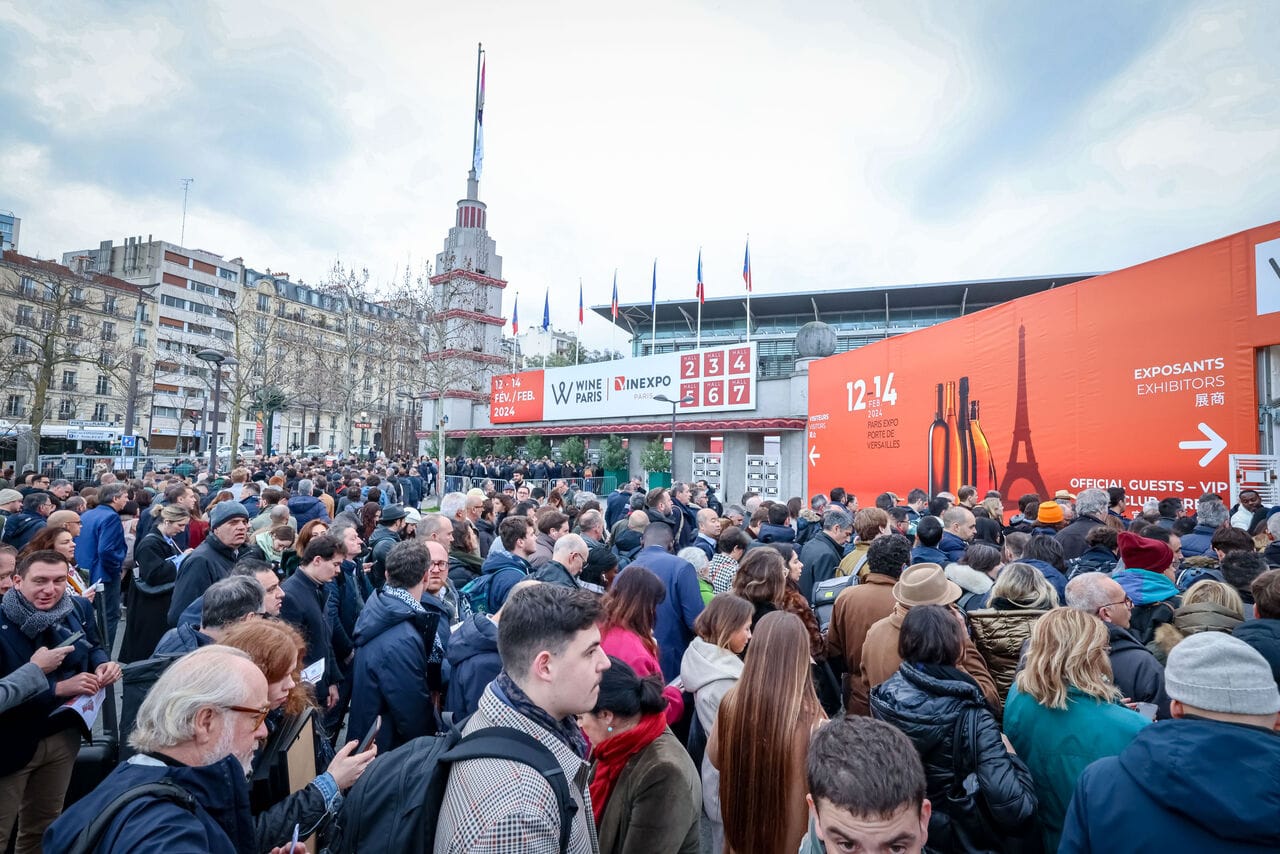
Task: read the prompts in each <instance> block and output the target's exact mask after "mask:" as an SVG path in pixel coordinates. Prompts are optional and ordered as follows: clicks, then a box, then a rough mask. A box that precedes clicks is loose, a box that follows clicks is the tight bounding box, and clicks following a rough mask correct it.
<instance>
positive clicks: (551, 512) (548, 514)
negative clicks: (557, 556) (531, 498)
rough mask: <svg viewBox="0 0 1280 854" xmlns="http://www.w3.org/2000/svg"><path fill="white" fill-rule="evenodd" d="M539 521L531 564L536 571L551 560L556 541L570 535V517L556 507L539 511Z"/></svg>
mask: <svg viewBox="0 0 1280 854" xmlns="http://www.w3.org/2000/svg"><path fill="white" fill-rule="evenodd" d="M537 520H538V521H537V526H538V538H537V545H536V547H535V548H534V554H533V557H531V558H530V559H529V564H530V565H531V566H532V567H533V568H534V569H541V568H542V566H543V564H545V563H547V561H549V560H551V556H552V554H553V553H554V552H555V548H556V540H558V539H560V538H561V537H563V536H565V535H566V534H568V533H569V517H568V516H566V515H564V514H563V513H561V512H560V511H558V510H556V509H555V508H554V507H544V508H542V509H541V510H539V511H538V515H537Z"/></svg>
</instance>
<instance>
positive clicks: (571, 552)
mask: <svg viewBox="0 0 1280 854" xmlns="http://www.w3.org/2000/svg"><path fill="white" fill-rule="evenodd" d="M588 554H589V550H588V549H587V542H586V540H584V539H582V537H580V536H578V535H577V534H565V535H563V536H562V537H560V539H558V540H556V542H555V548H554V549H553V550H552V552H551V560H549V561H547V562H546V563H544V564H543V565H542V567H541V568H539V569H538V571H537V572H535V573H534V575H533V577H534V578H536V579H538V580H539V581H543V582H546V583H547V584H559V585H560V586H561V587H570V588H573V589H575V590H576V589H578V588H580V587H582V585H581V584H579V583H578V576H579V575H581V574H582V567H584V566H586V564H587V556H588Z"/></svg>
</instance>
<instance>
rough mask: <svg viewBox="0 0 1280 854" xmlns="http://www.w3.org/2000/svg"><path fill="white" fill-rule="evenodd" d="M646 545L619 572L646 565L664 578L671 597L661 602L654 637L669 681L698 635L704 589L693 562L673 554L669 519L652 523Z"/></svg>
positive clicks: (645, 534)
mask: <svg viewBox="0 0 1280 854" xmlns="http://www.w3.org/2000/svg"><path fill="white" fill-rule="evenodd" d="M643 542H644V548H642V549H641V550H640V553H639V554H637V555H636V559H635V560H634V561H632V562H631V563H629V564H627V565H626V566H625V567H623V569H622V570H621V571H620V572H619V573H618V575H622V573H623V572H626V571H627V570H628V569H630V568H631V567H633V566H643V567H644V568H645V569H647V570H649V571H650V572H652V573H653V574H654V575H656V576H658V577H659V578H661V579H662V583H663V584H664V585H666V588H667V598H665V599H663V600H662V602H661V603H660V604H659V605H658V618H657V620H656V621H655V623H654V627H653V636H654V638H655V639H656V640H657V641H658V652H659V653H660V655H659V662H658V663H659V664H660V665H661V666H662V675H663V676H664V677H665V678H666V680H667V681H668V682H670V681H671V680H672V679H675V678H676V677H677V676H679V675H680V661H681V659H683V658H684V651H685V649H687V648H688V646H689V642H690V641H692V640H693V638H694V637H695V633H694V631H693V622H694V620H696V619H698V615H699V614H701V613H702V608H703V602H702V590H701V588H700V587H699V586H698V573H697V571H696V570H695V569H694V568H693V564H691V563H689V562H688V561H687V560H682V559H680V558H678V557H676V556H675V555H673V554H672V553H671V547H672V545H673V543H674V542H675V533H674V532H673V531H672V530H671V526H670V525H668V524H666V523H665V522H651V523H649V527H647V528H645V529H644V541H643Z"/></svg>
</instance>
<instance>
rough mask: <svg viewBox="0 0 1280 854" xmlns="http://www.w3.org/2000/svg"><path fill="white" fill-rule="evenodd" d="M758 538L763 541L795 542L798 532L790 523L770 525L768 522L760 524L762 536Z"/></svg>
mask: <svg viewBox="0 0 1280 854" xmlns="http://www.w3.org/2000/svg"><path fill="white" fill-rule="evenodd" d="M756 539H757V540H758V541H760V542H762V543H793V542H795V539H796V532H795V529H794V528H792V527H791V526H790V525H770V524H769V523H768V522H766V523H764V524H762V525H761V526H760V536H758V537H756Z"/></svg>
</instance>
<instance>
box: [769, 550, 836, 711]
mask: <svg viewBox="0 0 1280 854" xmlns="http://www.w3.org/2000/svg"><path fill="white" fill-rule="evenodd" d="M762 548H771V549H774V550H775V551H777V552H778V554H780V555H782V560H783V563H784V565H785V566H786V568H787V580H786V585H785V589H784V590H783V592H782V610H784V611H787V612H789V613H792V614H795V615H796V616H797V617H799V618H800V621H801V622H802V623H804V628H805V631H807V632H808V633H809V656H810V658H812V659H813V664H812V665H811V668H812V670H813V690H814V691H816V692H817V694H818V700H819V702H821V703H822V709H823V711H825V712H826V713H827V714H828V715H834V714H835V713H836V712H838V711H840V682H839V680H837V679H836V676H835V673H834V672H833V671H832V670H831V665H829V664H827V640H826V638H825V637H823V634H822V629H821V627H819V626H818V618H817V617H816V616H814V613H813V608H812V607H810V605H809V600H808V599H806V598H805V597H804V594H803V593H801V592H800V585H799V584H797V583H796V582H798V581H799V580H800V573H801V572H803V571H804V564H803V563H801V562H800V555H799V554H797V553H796V549H795V546H793V545H791V544H790V543H769V544H768V545H767V546H763V547H762Z"/></svg>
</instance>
